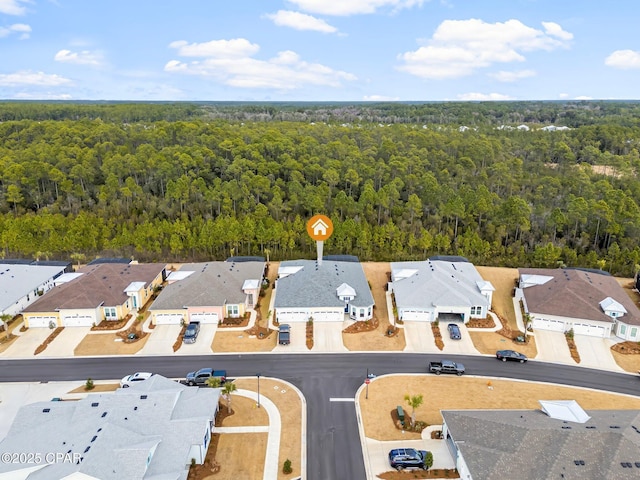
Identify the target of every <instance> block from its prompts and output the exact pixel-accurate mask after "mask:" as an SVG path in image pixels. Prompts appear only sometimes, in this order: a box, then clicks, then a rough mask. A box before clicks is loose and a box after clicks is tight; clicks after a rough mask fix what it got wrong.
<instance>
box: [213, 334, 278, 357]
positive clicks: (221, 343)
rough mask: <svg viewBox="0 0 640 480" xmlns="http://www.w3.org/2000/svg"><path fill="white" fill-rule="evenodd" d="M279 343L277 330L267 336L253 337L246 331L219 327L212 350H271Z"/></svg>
mask: <svg viewBox="0 0 640 480" xmlns="http://www.w3.org/2000/svg"><path fill="white" fill-rule="evenodd" d="M277 343H278V335H277V334H276V333H275V332H271V334H270V335H269V336H268V337H267V338H262V339H259V338H256V337H255V336H253V338H252V337H251V336H250V335H249V334H248V333H247V332H245V331H241V332H225V331H224V329H221V328H219V329H218V331H217V332H216V335H215V337H213V342H212V343H211V350H213V351H214V352H215V353H220V352H270V351H271V350H273V349H274V347H275V346H276V344H277Z"/></svg>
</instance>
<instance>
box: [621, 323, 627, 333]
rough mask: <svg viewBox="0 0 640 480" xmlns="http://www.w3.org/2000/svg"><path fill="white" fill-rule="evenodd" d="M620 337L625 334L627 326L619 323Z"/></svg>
mask: <svg viewBox="0 0 640 480" xmlns="http://www.w3.org/2000/svg"><path fill="white" fill-rule="evenodd" d="M619 325H620V335H624V334H625V333H627V326H626V325H625V324H624V323H620V324H619Z"/></svg>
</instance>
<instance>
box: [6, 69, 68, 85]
mask: <svg viewBox="0 0 640 480" xmlns="http://www.w3.org/2000/svg"><path fill="white" fill-rule="evenodd" d="M71 83H72V82H71V80H69V79H68V78H64V77H61V76H60V75H56V74H47V73H43V72H32V71H30V70H21V71H19V72H15V73H3V74H0V86H3V87H15V86H19V85H46V86H49V87H57V86H60V85H70V84H71Z"/></svg>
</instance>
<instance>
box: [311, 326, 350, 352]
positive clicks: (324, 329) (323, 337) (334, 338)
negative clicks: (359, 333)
mask: <svg viewBox="0 0 640 480" xmlns="http://www.w3.org/2000/svg"><path fill="white" fill-rule="evenodd" d="M342 325H343V322H313V349H312V351H314V352H346V351H348V350H347V347H345V346H344V342H343V341H342Z"/></svg>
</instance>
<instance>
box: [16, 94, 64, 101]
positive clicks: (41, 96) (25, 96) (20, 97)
mask: <svg viewBox="0 0 640 480" xmlns="http://www.w3.org/2000/svg"><path fill="white" fill-rule="evenodd" d="M12 98H15V99H18V100H71V99H72V98H73V97H72V96H71V95H70V94H68V93H51V92H46V93H29V92H21V93H16V94H15V95H14V96H13V97H12Z"/></svg>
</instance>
